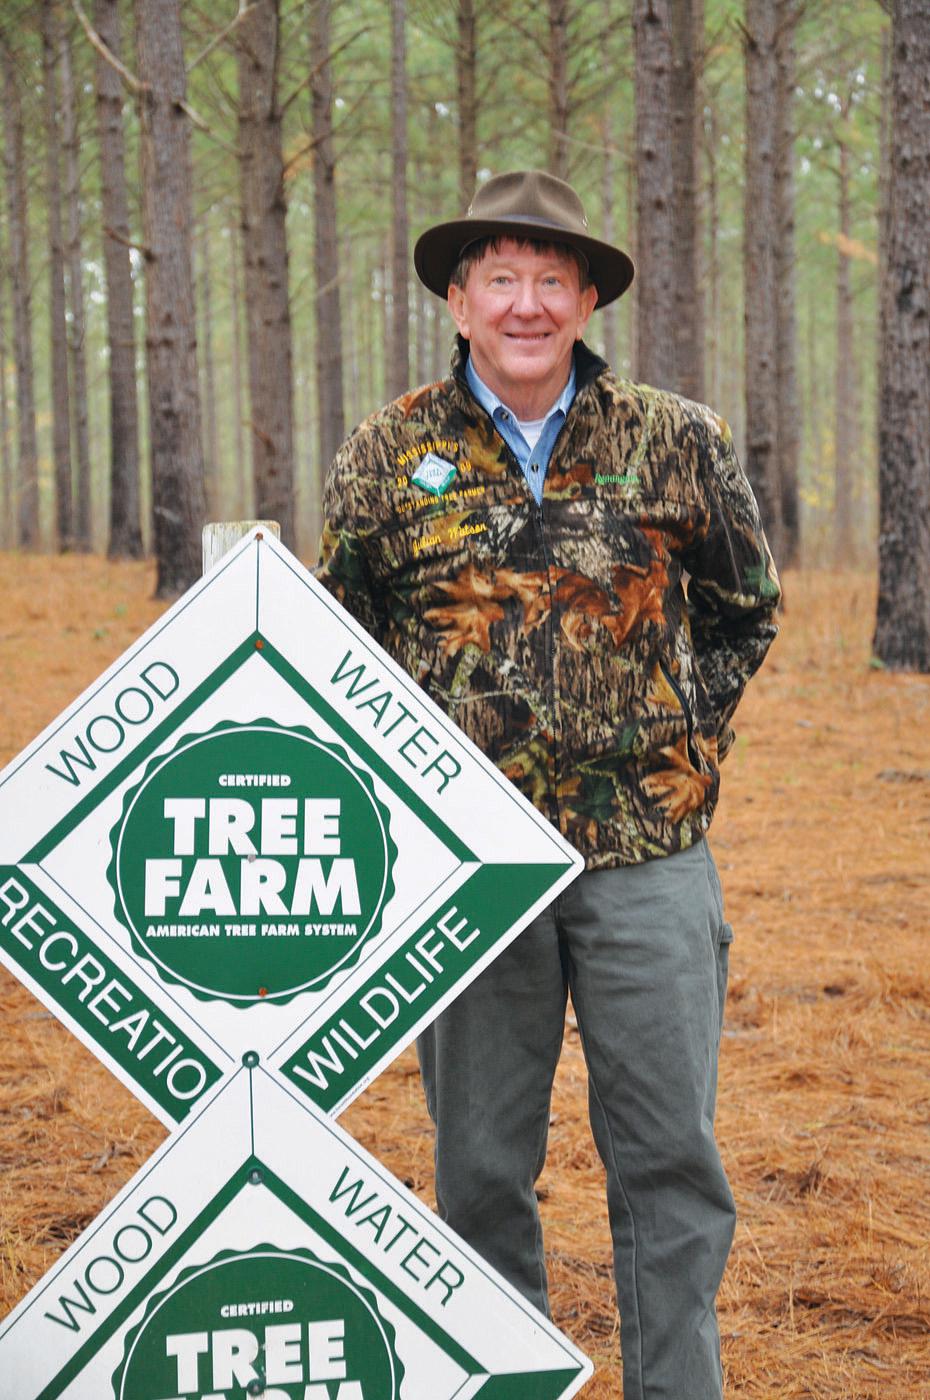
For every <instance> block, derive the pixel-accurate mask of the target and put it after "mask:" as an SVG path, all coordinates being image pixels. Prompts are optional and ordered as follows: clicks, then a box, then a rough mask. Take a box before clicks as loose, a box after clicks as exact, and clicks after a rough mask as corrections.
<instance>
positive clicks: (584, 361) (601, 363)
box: [452, 335, 609, 397]
mask: <svg viewBox="0 0 930 1400" xmlns="http://www.w3.org/2000/svg"><path fill="white" fill-rule="evenodd" d="M574 353H575V395H576V397H577V395H578V394H580V393H581V391H582V389H586V388H587V387H588V385H589V384H592V383H593V382H594V380H595V379H596V378H597V377H598V375H599V374H603V372H604V371H605V370H606V369H608V368H609V366H608V364H607V361H606V360H602V359H601V357H600V355H595V353H594V351H593V350H589V349H588V347H587V345H585V343H584V341H583V340H579V341H576V343H575V352H574ZM467 360H468V341H467V340H464V339H463V338H462V336H460V335H457V336H456V337H455V344H454V345H453V347H452V378H453V379H454V380H455V381H456V383H457V384H458V385H460V387H461V388H463V389H464V390H465V391H466V393H468V394H471V389H469V387H468V381H467V379H466V378H465V364H466V361H467Z"/></svg>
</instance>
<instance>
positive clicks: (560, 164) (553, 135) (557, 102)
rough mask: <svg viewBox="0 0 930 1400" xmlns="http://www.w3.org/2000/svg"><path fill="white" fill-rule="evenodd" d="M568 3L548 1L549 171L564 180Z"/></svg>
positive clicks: (566, 169)
mask: <svg viewBox="0 0 930 1400" xmlns="http://www.w3.org/2000/svg"><path fill="white" fill-rule="evenodd" d="M568 108H569V92H568V0H549V169H550V170H551V172H552V174H553V175H557V176H558V177H559V179H560V180H567V179H568V176H569V170H570V168H571V161H570V159H569V145H568Z"/></svg>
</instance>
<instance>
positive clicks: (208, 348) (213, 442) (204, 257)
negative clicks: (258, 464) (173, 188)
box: [195, 215, 222, 520]
mask: <svg viewBox="0 0 930 1400" xmlns="http://www.w3.org/2000/svg"><path fill="white" fill-rule="evenodd" d="M195 248H196V252H197V262H198V264H199V266H198V268H197V282H198V284H199V287H200V297H199V302H200V324H201V327H202V334H201V336H200V343H201V344H202V345H203V356H202V359H203V407H204V415H203V421H204V438H203V455H204V495H205V497H206V502H207V513H208V515H209V516H210V518H211V520H216V519H217V518H218V517H219V516H220V514H221V512H222V484H221V482H220V454H219V443H218V438H217V429H216V370H215V366H214V360H213V279H212V277H211V276H210V251H209V250H210V228H209V217H208V216H207V215H205V216H204V222H203V224H202V226H201V229H200V237H199V239H198V240H197V241H196V244H195Z"/></svg>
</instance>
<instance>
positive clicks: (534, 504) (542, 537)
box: [463, 383, 693, 831]
mask: <svg viewBox="0 0 930 1400" xmlns="http://www.w3.org/2000/svg"><path fill="white" fill-rule="evenodd" d="M463 387H464V389H465V392H466V393H467V394H468V397H469V398H470V399H471V401H472V403H473V404H474V405H475V407H476V408H477V409H478V411H479V413H481V414H482V415H483V416H484V417H485V418H486V419H487V421H488V422H489V423H490V425H491V430H492V432H493V433H494V434H495V436H496V437H497V438H498V439H499V440H500V442H501V445H502V446H503V448H504V451H505V452H506V453H507V456H508V458H509V460H510V462H511V464H512V466H513V467H515V468H516V470H517V472H518V473H519V475H520V479H521V481H522V483H523V489H524V491H526V493H527V495H528V496H529V498H530V506H531V509H532V510H533V514H534V517H535V522H536V527H537V530H538V532H539V543H540V547H541V550H542V558H543V564H544V566H545V570H546V583H547V585H548V588H549V616H548V618H547V621H546V625H547V627H548V628H549V645H548V649H547V650H548V660H549V690H550V694H551V696H552V734H551V737H550V740H549V752H550V754H551V755H552V772H553V783H552V804H553V807H554V809H555V823H554V825H555V826H556V828H557V829H558V830H559V831H561V830H562V810H561V804H560V803H559V749H558V742H557V739H556V734H555V730H556V725H557V723H558V714H557V712H558V707H559V702H558V694H557V687H556V680H555V624H554V622H553V608H554V605H555V597H554V592H553V587H552V556H551V554H550V553H549V545H548V542H547V540H546V525H545V511H544V509H543V505H544V499H545V497H544V499H543V501H537V500H536V497H535V495H534V494H533V490H532V487H531V486H530V483H529V481H528V480H527V478H526V473H525V472H524V470H523V468H522V467H521V466H520V463H519V462H518V461H517V458H516V456H515V454H514V452H513V449H512V448H511V446H510V444H509V443H508V442H507V441H506V439H505V438H504V437H503V436H502V434H501V433H500V432H498V429H497V424H496V423H495V422H494V419H493V418H492V417H491V415H490V414H489V413H488V411H487V409H486V408H485V407H484V405H483V404H480V403H478V401H477V399H476V398H475V396H474V394H472V392H471V389H470V388H469V387H468V384H467V383H465V384H464V385H463ZM584 387H586V386H584V385H582V386H580V387H579V388H576V390H575V399H576V400H577V398H578V393H579V392H580V388H584ZM572 407H574V404H573V405H572ZM570 413H571V409H570V410H569V413H567V414H566V415H565V420H564V422H563V423H562V426H561V427H560V428H559V431H558V433H557V434H556V438H555V442H554V443H553V444H552V451H551V452H550V453H549V462H548V464H547V468H546V470H547V471H548V469H549V467H550V466H551V465H552V459H553V457H554V456H555V452H556V448H557V447H558V444H559V439H560V438H561V437H562V436H563V434H564V432H565V429H566V427H567V425H568V419H569V415H570ZM543 490H544V491H545V487H544V488H543ZM689 734H690V729H689ZM689 744H690V740H689ZM692 761H693V760H692Z"/></svg>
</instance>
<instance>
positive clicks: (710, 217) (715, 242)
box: [705, 103, 729, 412]
mask: <svg viewBox="0 0 930 1400" xmlns="http://www.w3.org/2000/svg"><path fill="white" fill-rule="evenodd" d="M708 126H709V130H708V133H707V140H706V142H705V152H706V157H707V241H708V259H707V282H708V304H709V317H710V325H709V327H708V330H707V341H708V351H709V358H710V376H709V386H708V395H707V397H708V400H709V402H710V403H712V404H719V403H721V394H722V385H721V375H720V343H721V334H720V332H721V327H720V182H719V177H718V174H717V142H718V127H717V108H716V106H715V105H714V104H713V103H711V104H709V116H708ZM728 411H729V410H728V408H727V407H726V406H724V412H728Z"/></svg>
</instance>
